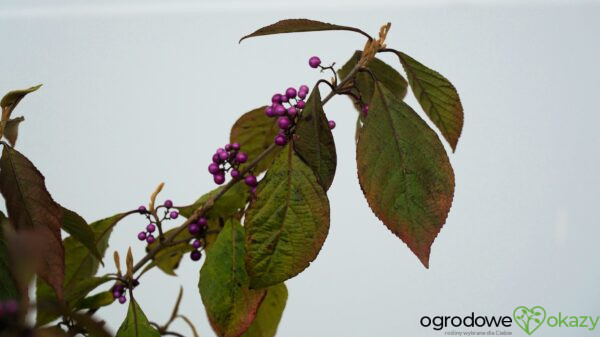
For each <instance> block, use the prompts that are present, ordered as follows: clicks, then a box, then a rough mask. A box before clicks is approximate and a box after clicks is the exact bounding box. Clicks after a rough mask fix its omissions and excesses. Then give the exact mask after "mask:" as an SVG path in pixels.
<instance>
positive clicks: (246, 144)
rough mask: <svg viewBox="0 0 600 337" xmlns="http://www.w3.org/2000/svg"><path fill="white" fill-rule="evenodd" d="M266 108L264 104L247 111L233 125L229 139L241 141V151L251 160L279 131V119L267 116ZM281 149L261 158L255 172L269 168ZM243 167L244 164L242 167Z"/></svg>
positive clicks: (263, 149)
mask: <svg viewBox="0 0 600 337" xmlns="http://www.w3.org/2000/svg"><path fill="white" fill-rule="evenodd" d="M265 108H266V106H263V107H260V108H258V109H254V110H252V111H249V112H246V113H245V114H243V115H242V116H241V117H240V118H239V119H238V120H237V121H236V122H235V124H233V126H232V127H231V134H230V136H229V141H230V142H231V143H239V144H240V145H241V146H242V148H241V151H243V152H246V153H247V154H248V158H250V160H252V159H254V158H256V157H257V156H258V155H259V154H261V153H262V152H263V151H265V150H266V149H267V148H268V147H269V146H270V145H271V144H273V142H274V139H275V136H277V133H278V132H279V128H278V127H277V119H276V118H269V117H267V116H266V115H265ZM279 151H280V149H279V148H277V149H275V150H274V151H271V153H269V154H268V155H267V156H266V157H265V158H264V159H263V160H261V161H260V162H259V163H258V165H256V166H255V167H254V169H253V172H254V174H259V173H261V172H264V171H265V170H266V169H267V168H269V166H270V165H271V163H272V162H273V159H275V157H277V154H278V153H279ZM243 167H244V166H243V165H242V169H243Z"/></svg>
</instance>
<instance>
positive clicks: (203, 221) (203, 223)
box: [198, 216, 208, 227]
mask: <svg viewBox="0 0 600 337" xmlns="http://www.w3.org/2000/svg"><path fill="white" fill-rule="evenodd" d="M198 225H200V226H202V227H204V226H206V225H208V220H206V218H205V217H203V216H201V217H200V218H199V219H198Z"/></svg>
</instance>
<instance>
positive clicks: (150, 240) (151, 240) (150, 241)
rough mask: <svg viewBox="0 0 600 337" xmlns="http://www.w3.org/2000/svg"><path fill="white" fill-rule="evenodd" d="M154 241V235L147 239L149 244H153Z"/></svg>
mask: <svg viewBox="0 0 600 337" xmlns="http://www.w3.org/2000/svg"><path fill="white" fill-rule="evenodd" d="M154 241H155V239H154V235H152V234H150V235H148V236H147V237H146V242H148V244H152V243H153V242H154Z"/></svg>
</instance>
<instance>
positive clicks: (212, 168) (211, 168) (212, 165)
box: [165, 163, 221, 206]
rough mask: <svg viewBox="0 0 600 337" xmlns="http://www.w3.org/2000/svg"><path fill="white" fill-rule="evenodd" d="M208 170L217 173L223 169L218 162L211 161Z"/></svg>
mask: <svg viewBox="0 0 600 337" xmlns="http://www.w3.org/2000/svg"><path fill="white" fill-rule="evenodd" d="M208 172H210V174H217V173H219V172H221V169H220V168H219V165H218V164H216V163H210V165H208ZM165 206H166V205H165Z"/></svg>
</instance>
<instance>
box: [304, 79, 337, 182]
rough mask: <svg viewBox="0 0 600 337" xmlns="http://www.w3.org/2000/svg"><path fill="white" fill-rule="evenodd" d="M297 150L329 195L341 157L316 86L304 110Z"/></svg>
mask: <svg viewBox="0 0 600 337" xmlns="http://www.w3.org/2000/svg"><path fill="white" fill-rule="evenodd" d="M294 148H295V150H296V153H298V155H299V156H300V158H302V159H304V161H305V162H306V163H307V164H308V166H310V168H311V169H312V170H313V172H314V173H315V175H316V176H317V179H318V180H319V183H320V184H321V186H322V187H323V189H324V190H325V191H327V190H328V189H329V187H330V186H331V183H332V182H333V177H334V176H335V169H336V165H337V154H336V152H335V142H334V140H333V134H331V129H330V128H329V124H328V122H327V117H326V116H325V112H324V111H323V105H322V103H321V93H320V92H319V87H316V86H315V88H314V89H313V91H312V94H311V95H310V97H309V98H308V101H307V102H306V106H305V108H304V109H303V110H302V115H301V116H300V118H299V120H298V124H297V126H296V133H295V137H294Z"/></svg>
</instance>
